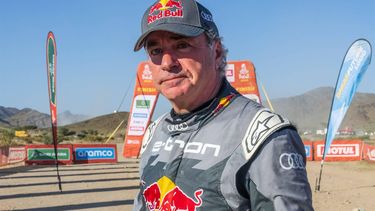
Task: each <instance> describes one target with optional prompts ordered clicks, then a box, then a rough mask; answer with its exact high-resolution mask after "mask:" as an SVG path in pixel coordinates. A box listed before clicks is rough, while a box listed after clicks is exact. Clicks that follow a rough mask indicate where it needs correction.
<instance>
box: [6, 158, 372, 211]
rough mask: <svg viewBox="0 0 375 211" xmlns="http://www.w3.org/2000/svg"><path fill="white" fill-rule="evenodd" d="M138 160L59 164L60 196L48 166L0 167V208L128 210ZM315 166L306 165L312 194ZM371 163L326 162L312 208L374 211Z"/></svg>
mask: <svg viewBox="0 0 375 211" xmlns="http://www.w3.org/2000/svg"><path fill="white" fill-rule="evenodd" d="M138 164H139V163H138V160H135V159H128V160H122V161H121V162H119V163H117V164H83V165H70V166H60V168H59V169H60V175H61V180H62V188H63V192H62V193H60V191H59V189H58V185H57V179H56V171H55V167H54V166H13V167H8V168H2V169H0V210H38V211H40V210H42V211H43V210H122V211H123V210H131V208H132V204H133V198H134V196H135V195H136V193H137V190H138V184H139V175H138ZM319 169H320V162H308V165H307V170H308V174H309V180H310V184H311V186H312V189H313V190H314V186H315V179H316V178H317V176H318V175H319ZM374 198H375V163H367V162H365V161H362V162H341V163H340V162H326V163H325V165H324V169H323V177H322V181H321V191H319V192H313V200H314V202H313V203H314V208H315V210H318V211H319V210H322V211H323V210H349V211H352V210H359V209H361V211H363V210H366V211H367V210H368V211H370V210H375V200H374Z"/></svg>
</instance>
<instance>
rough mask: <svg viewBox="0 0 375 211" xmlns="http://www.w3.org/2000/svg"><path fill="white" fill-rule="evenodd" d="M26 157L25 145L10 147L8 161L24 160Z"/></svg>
mask: <svg viewBox="0 0 375 211" xmlns="http://www.w3.org/2000/svg"><path fill="white" fill-rule="evenodd" d="M25 159H26V151H25V147H10V148H9V157H8V163H18V162H23V161H25Z"/></svg>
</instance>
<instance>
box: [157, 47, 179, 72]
mask: <svg viewBox="0 0 375 211" xmlns="http://www.w3.org/2000/svg"><path fill="white" fill-rule="evenodd" d="M178 65H179V63H178V59H177V57H176V55H175V53H173V52H172V51H165V52H164V53H163V57H162V60H161V66H162V69H163V70H165V71H171V70H174V69H175V68H176V67H178Z"/></svg>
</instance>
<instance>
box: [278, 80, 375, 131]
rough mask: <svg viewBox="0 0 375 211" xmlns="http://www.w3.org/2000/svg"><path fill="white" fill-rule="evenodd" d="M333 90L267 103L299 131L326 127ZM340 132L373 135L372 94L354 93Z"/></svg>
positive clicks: (374, 98)
mask: <svg viewBox="0 0 375 211" xmlns="http://www.w3.org/2000/svg"><path fill="white" fill-rule="evenodd" d="M333 92H334V89H333V88H332V87H320V88H317V89H313V90H311V91H308V92H306V93H304V94H302V95H297V96H293V97H288V98H278V99H274V100H271V102H272V105H273V108H274V109H275V111H276V112H277V113H280V114H282V115H284V116H286V117H287V118H288V119H289V120H290V121H291V122H293V123H294V124H295V125H296V126H297V128H298V129H299V130H300V131H301V130H316V129H324V128H326V126H327V122H328V115H329V111H330V108H331V103H332V97H333ZM340 128H351V129H353V130H366V131H375V94H368V93H356V95H355V96H354V98H353V101H352V104H351V105H350V107H349V109H348V111H347V113H346V115H345V118H344V120H343V121H342V123H341V126H340Z"/></svg>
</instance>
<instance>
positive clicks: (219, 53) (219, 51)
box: [214, 40, 223, 69]
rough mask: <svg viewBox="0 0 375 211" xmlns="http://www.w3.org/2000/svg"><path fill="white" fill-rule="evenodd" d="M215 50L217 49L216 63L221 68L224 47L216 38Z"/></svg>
mask: <svg viewBox="0 0 375 211" xmlns="http://www.w3.org/2000/svg"><path fill="white" fill-rule="evenodd" d="M214 51H215V64H216V69H218V68H219V65H220V63H221V60H222V59H223V48H222V46H221V42H220V41H218V40H216V41H215V44H214Z"/></svg>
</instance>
